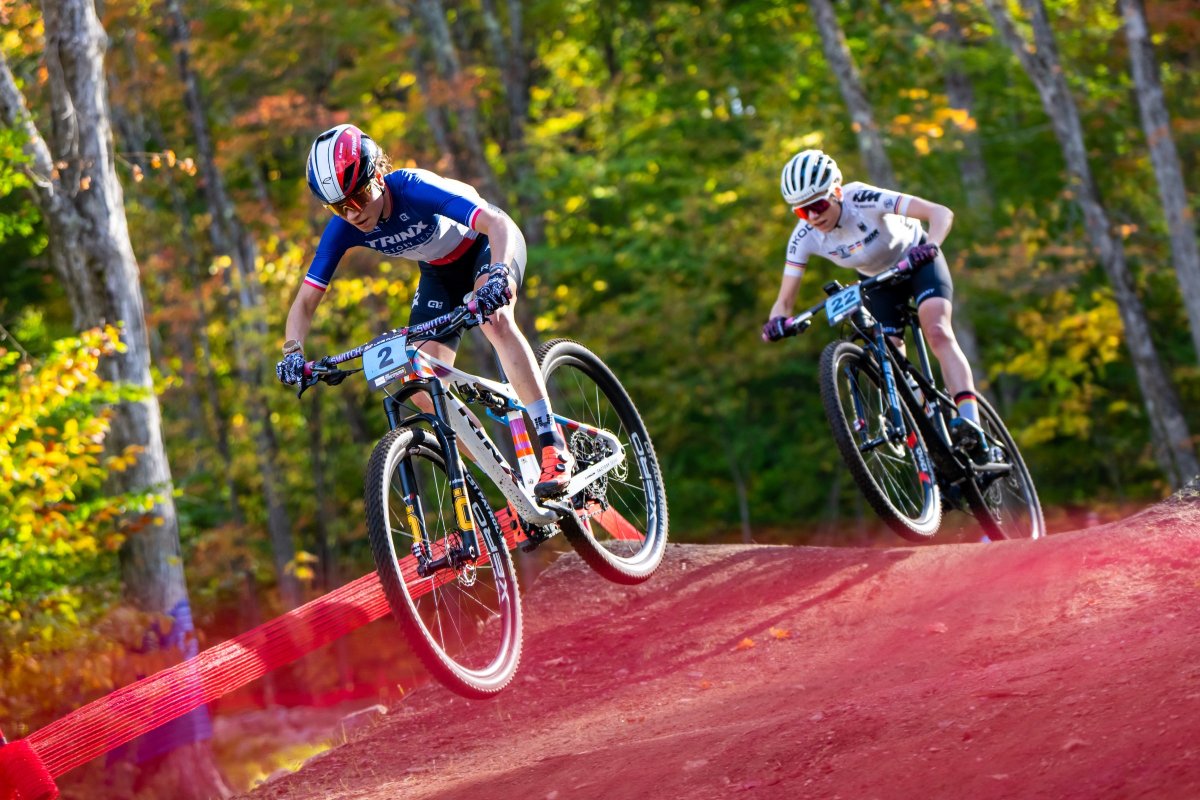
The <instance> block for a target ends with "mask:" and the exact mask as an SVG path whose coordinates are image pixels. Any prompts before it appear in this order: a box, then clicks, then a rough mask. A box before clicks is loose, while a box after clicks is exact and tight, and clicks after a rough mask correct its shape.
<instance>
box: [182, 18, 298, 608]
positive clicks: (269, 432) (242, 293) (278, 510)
mask: <svg viewBox="0 0 1200 800" xmlns="http://www.w3.org/2000/svg"><path fill="white" fill-rule="evenodd" d="M166 6H167V14H168V16H169V18H170V19H169V22H170V24H169V25H168V26H167V27H168V36H169V38H170V41H171V44H172V46H173V49H174V52H175V59H176V65H177V67H178V70H179V77H180V80H181V82H182V83H183V86H184V104H185V105H186V106H187V109H188V113H189V114H190V115H191V118H192V129H193V133H194V135H195V137H196V154H197V164H198V165H199V168H200V172H201V175H202V176H203V184H204V196H205V200H206V202H207V204H208V207H209V210H210V212H211V214H212V225H211V226H210V228H209V235H210V238H211V239H212V243H213V248H214V249H215V250H216V252H217V253H221V254H225V255H228V256H229V257H230V258H231V259H232V261H233V263H234V266H235V268H236V273H237V278H238V280H237V284H236V285H237V289H238V298H239V305H240V307H241V311H242V317H243V318H242V319H238V318H236V317H235V318H233V319H232V320H231V324H232V325H233V330H234V336H233V339H234V360H235V362H236V364H237V371H238V380H239V382H240V383H241V385H242V388H243V389H244V390H245V391H246V392H247V408H248V411H249V414H248V416H249V417H250V419H251V427H252V428H253V430H254V436H255V442H256V444H257V448H256V451H257V456H258V464H259V470H260V473H261V475H262V481H263V495H264V499H265V502H266V506H267V531H268V534H269V536H270V539H271V554H272V558H273V559H274V564H275V574H276V579H277V581H278V583H279V594H280V597H281V599H282V601H283V604H284V607H285V608H289V609H290V608H296V607H297V606H299V605H300V603H301V601H302V600H303V597H302V595H301V591H300V584H299V581H297V580H296V576H295V573H294V572H293V571H292V569H291V565H292V564H293V563H294V561H295V557H296V548H295V543H294V541H293V539H292V526H291V520H290V519H289V518H288V513H287V508H286V507H285V506H284V502H283V495H282V493H281V491H280V489H279V487H280V485H281V484H282V480H281V478H280V475H279V468H278V463H279V446H278V439H277V437H276V436H275V426H274V424H273V423H272V422H271V414H270V409H269V408H268V407H267V403H266V401H265V399H264V398H263V396H262V393H261V386H260V381H259V375H262V374H265V373H266V372H267V369H266V365H265V364H264V363H263V359H262V356H261V352H262V348H263V346H264V345H265V343H266V341H267V338H268V337H267V331H266V325H265V323H264V321H263V318H262V313H261V309H262V297H261V293H260V291H259V286H258V276H257V275H256V273H255V271H254V269H255V261H256V260H257V257H258V255H257V247H256V246H255V243H254V239H253V237H251V236H250V234H249V233H248V232H247V231H246V229H245V228H244V227H242V225H241V223H240V222H239V221H238V219H237V209H236V208H235V207H234V204H233V203H232V202H231V201H230V199H229V196H228V194H227V193H226V191H225V181H224V179H223V178H222V177H221V173H220V170H218V169H217V164H216V159H215V155H214V148H213V142H212V136H211V134H210V132H209V127H208V118H207V116H206V115H205V113H204V103H203V100H202V98H201V94H200V86H199V81H198V80H197V78H196V74H195V71H194V70H192V67H191V35H190V33H189V31H188V22H187V18H186V17H185V16H184V14H183V9H182V7H181V5H180V2H179V0H167V4H166Z"/></svg>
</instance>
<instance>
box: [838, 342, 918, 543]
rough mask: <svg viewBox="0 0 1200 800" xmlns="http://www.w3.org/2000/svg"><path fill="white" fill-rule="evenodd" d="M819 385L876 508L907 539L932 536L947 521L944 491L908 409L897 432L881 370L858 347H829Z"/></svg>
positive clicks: (846, 455)
mask: <svg viewBox="0 0 1200 800" xmlns="http://www.w3.org/2000/svg"><path fill="white" fill-rule="evenodd" d="M820 381H821V400H822V402H823V403H824V405H825V416H826V418H827V419H828V420H829V427H830V430H831V431H832V432H833V440H834V442H836V443H837V447H838V450H839V451H840V452H841V454H842V460H843V461H845V462H846V466H847V467H849V469H850V475H851V476H852V477H853V478H854V482H855V483H857V484H858V488H859V490H861V491H862V493H863V496H864V497H865V498H866V500H867V502H868V503H870V505H871V508H873V509H875V513H877V514H878V515H879V516H880V518H881V519H882V520H883V521H884V522H885V523H887V525H888V527H890V528H891V529H892V530H893V531H895V532H896V533H898V534H899V535H900V536H902V537H904V538H905V539H908V540H909V541H913V542H923V541H927V540H929V539H930V538H932V537H933V535H934V534H935V533H937V531H938V527H939V526H940V525H941V521H942V502H941V493H940V491H939V490H938V487H937V484H936V482H935V481H934V479H933V465H932V464H931V463H930V458H929V450H928V449H927V448H926V447H925V439H924V438H923V437H922V436H921V431H920V430H919V429H918V428H917V424H916V422H915V420H914V419H913V416H912V413H911V412H910V411H909V409H908V406H906V405H905V404H903V403H901V404H900V406H901V410H902V419H903V422H904V426H903V428H899V429H898V428H897V427H896V425H895V421H894V420H893V418H892V408H891V404H890V403H889V402H888V393H887V391H886V390H885V388H884V382H883V376H882V375H881V374H880V371H879V367H878V365H877V364H876V362H875V360H874V359H872V358H871V357H870V356H869V355H868V354H867V351H865V350H863V348H861V347H859V346H858V345H856V344H854V343H853V342H846V341H837V342H831V343H830V344H829V345H828V346H826V348H825V350H824V352H823V353H822V354H821V372H820Z"/></svg>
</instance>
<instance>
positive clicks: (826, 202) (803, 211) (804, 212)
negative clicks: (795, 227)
mask: <svg viewBox="0 0 1200 800" xmlns="http://www.w3.org/2000/svg"><path fill="white" fill-rule="evenodd" d="M831 205H833V193H832V192H830V193H829V194H827V195H825V196H824V197H822V198H821V199H819V200H813V201H812V202H811V203H809V204H807V205H804V206H792V211H793V212H795V214H796V216H797V217H799V218H800V219H808V215H809V214H810V213H812V214H824V213H825V211H826V210H827V209H828V208H829V207H830V206H831ZM818 206H819V208H818Z"/></svg>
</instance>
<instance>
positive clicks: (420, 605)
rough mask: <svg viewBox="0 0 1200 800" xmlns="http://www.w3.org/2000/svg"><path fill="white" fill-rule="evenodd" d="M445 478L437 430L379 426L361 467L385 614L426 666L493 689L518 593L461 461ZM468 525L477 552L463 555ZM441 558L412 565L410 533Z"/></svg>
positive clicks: (474, 692)
mask: <svg viewBox="0 0 1200 800" xmlns="http://www.w3.org/2000/svg"><path fill="white" fill-rule="evenodd" d="M463 478H464V481H465V490H464V488H463V487H453V486H452V485H451V482H450V478H449V475H448V473H447V469H446V455H445V453H444V452H443V450H442V447H441V445H440V443H439V442H438V440H437V438H436V437H435V436H434V435H433V434H432V433H430V432H428V431H426V430H424V429H419V428H397V429H396V430H393V431H391V432H389V433H388V434H387V435H386V436H384V437H383V439H381V440H380V442H379V444H377V445H376V446H375V450H374V452H373V453H372V454H371V461H370V464H369V466H368V467H367V487H366V504H367V533H368V536H369V538H370V540H371V552H372V553H373V554H374V556H375V566H376V568H377V570H378V572H379V580H380V583H382V584H383V590H384V594H385V595H386V596H387V600H388V605H389V606H391V609H392V614H393V616H395V617H396V620H397V621H398V622H399V623H400V627H401V628H402V629H403V631H404V633H405V636H406V637H407V639H408V641H409V644H410V645H411V646H412V648H413V650H414V651H415V652H416V654H417V656H418V658H420V659H421V662H422V663H423V664H424V665H425V667H426V668H427V669H428V670H429V672H430V673H431V674H432V675H433V676H434V677H436V678H437V679H438V680H440V681H441V682H442V683H443V684H445V685H446V686H447V687H448V688H449V689H451V690H453V691H455V692H457V693H458V694H461V695H463V696H465V697H471V698H485V697H490V696H492V695H494V694H496V693H497V692H499V691H500V690H501V689H503V688H504V687H505V686H506V685H507V684H508V682H509V681H510V680H512V677H513V675H514V674H515V673H516V671H517V664H518V662H519V661H520V660H521V597H520V593H519V592H518V591H517V578H516V574H515V572H514V571H513V563H512V558H511V557H510V554H509V551H508V548H507V547H506V546H505V541H504V535H503V533H502V532H501V530H500V524H499V523H498V522H497V521H496V517H495V515H494V514H493V513H492V510H491V508H490V507H489V506H488V504H487V500H486V498H485V497H484V495H483V492H482V491H481V490H480V488H479V486H478V484H476V483H475V480H474V479H473V478H472V477H471V475H470V474H469V473H467V472H466V471H465V470H464V471H463ZM472 526H473V527H474V529H475V533H476V537H477V540H478V548H479V555H478V556H477V557H475V558H469V557H464V556H463V550H464V548H463V533H464V532H465V531H466V530H467V529H468V528H470V527H472ZM416 542H422V543H423V545H422V547H423V548H424V551H425V556H426V557H427V559H429V560H432V561H435V562H436V561H438V560H444V562H443V563H445V566H443V567H441V568H439V569H437V570H436V571H433V572H432V573H430V574H428V575H424V576H422V575H420V574H418V571H417V566H418V561H417V558H416V557H415V555H414V552H415V550H414V546H413V545H414V543H416Z"/></svg>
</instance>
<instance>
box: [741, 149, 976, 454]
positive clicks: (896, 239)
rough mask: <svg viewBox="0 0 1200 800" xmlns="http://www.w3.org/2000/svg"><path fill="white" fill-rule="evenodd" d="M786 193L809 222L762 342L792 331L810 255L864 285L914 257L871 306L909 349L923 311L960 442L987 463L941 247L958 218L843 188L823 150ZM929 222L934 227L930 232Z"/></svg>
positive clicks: (791, 169) (794, 163) (863, 188)
mask: <svg viewBox="0 0 1200 800" xmlns="http://www.w3.org/2000/svg"><path fill="white" fill-rule="evenodd" d="M780 189H781V191H782V193H783V199H784V200H785V201H787V203H788V204H789V205H791V207H792V211H793V212H795V214H796V216H797V217H799V218H800V220H799V222H798V223H797V224H796V227H795V228H794V229H793V230H792V235H791V238H790V239H789V241H788V248H787V259H786V261H785V263H784V269H783V279H782V282H781V283H780V287H779V296H778V298H777V299H776V300H775V304H774V305H773V306H772V307H771V314H770V318H769V319H768V321H767V322H766V324H764V325H763V329H762V337H763V340H764V341H772V342H773V341H777V340H779V339H782V338H784V336H786V335H787V332H786V330H785V325H784V322H785V320H786V319H787V318H788V317H789V316H790V315H791V313H792V308H793V306H794V305H795V303H796V297H797V295H798V293H799V290H800V281H801V279H802V278H803V277H804V271H805V269H806V268H807V266H808V260H809V258H810V257H811V256H821V257H823V258H826V259H828V260H829V261H832V262H833V263H834V264H837V265H838V266H841V267H846V268H849V269H853V270H855V271H856V272H857V273H858V274H859V276H861V277H863V278H867V277H870V276H872V275H878V274H879V273H881V272H883V271H884V270H886V269H888V268H890V267H892V266H894V265H895V264H896V263H897V262H899V261H900V260H901V259H903V258H906V259H907V260H908V263H909V265H910V267H911V269H912V274H911V277H909V278H908V279H907V280H902V281H893V282H891V283H887V284H883V285H880V286H875V287H872V289H870V290H869V291H868V292H867V293H866V296H865V300H866V303H867V306H868V307H869V308H870V310H871V313H872V314H873V315H874V316H875V318H876V319H877V320H878V322H879V324H880V325H882V326H883V330H884V332H885V333H887V334H888V335H889V336H890V337H892V338H893V340H894V341H896V343H897V344H898V346H900V347H901V349H903V338H904V327H905V325H906V324H907V322H908V309H909V301H910V300H912V301H914V302H915V304H916V306H917V316H918V317H919V318H920V322H921V325H922V327H923V328H924V330H925V334H926V336H927V338H928V341H929V346H930V349H932V350H933V352H934V354H935V355H936V356H937V359H938V361H939V362H940V363H941V366H942V377H943V380H944V381H945V384H946V388H947V389H948V390H949V391H950V393H951V394H952V395H953V397H954V402H955V405H956V406H957V407H958V416H957V417H955V419H954V420H953V425H954V430H953V435H954V437H955V440H956V441H957V442H959V444H960V446H962V447H964V448H965V449H967V450H969V451H970V452H971V453H972V455H973V457H975V458H976V459H983V460H986V459H987V452H988V443H987V437H986V436H985V435H984V432H983V429H982V428H981V427H980V424H979V409H978V404H977V401H976V397H975V382H974V378H973V376H972V373H971V366H970V364H969V363H967V358H966V356H965V355H963V352H962V349H961V348H960V347H959V344H958V340H957V339H956V338H955V336H954V330H953V328H952V327H951V324H950V321H951V316H952V313H953V298H954V285H953V282H952V281H951V278H950V269H949V266H948V265H947V264H946V258H945V256H944V255H943V254H942V252H941V245H942V243H943V242H944V241H945V239H946V236H947V234H949V232H950V226H951V225H952V223H953V221H954V213H953V212H952V211H951V210H950V209H948V208H946V207H945V206H943V205H939V204H937V203H933V202H930V201H928V200H924V199H922V198H920V197H916V196H913V195H908V194H902V193H900V192H896V191H892V190H888V189H881V188H879V187H876V186H871V185H869V184H866V183H860V182H851V183H847V184H845V185H844V186H843V185H842V173H841V170H840V169H838V165H837V163H836V162H835V161H834V160H833V159H832V158H830V157H829V156H828V155H826V154H825V153H823V152H821V151H820V150H804V151H802V152H800V153H797V154H796V155H795V156H793V157H792V158H791V159H790V160H789V161H788V163H787V165H786V166H784V168H783V174H782V176H781V178H780ZM921 222H926V223H928V224H929V231H928V233H927V232H926V231H925V230H924V229H923V228H922V226H921Z"/></svg>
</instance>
